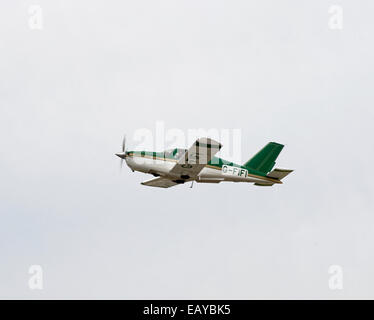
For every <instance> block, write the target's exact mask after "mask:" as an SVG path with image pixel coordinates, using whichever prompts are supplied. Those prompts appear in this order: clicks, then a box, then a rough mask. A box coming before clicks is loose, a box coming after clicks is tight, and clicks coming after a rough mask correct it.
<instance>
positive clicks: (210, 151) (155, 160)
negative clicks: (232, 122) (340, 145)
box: [116, 138, 293, 188]
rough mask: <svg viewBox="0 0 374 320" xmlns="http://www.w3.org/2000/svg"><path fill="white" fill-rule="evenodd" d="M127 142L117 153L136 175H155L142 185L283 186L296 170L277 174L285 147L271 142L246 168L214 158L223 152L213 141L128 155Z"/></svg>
mask: <svg viewBox="0 0 374 320" xmlns="http://www.w3.org/2000/svg"><path fill="white" fill-rule="evenodd" d="M125 145H126V139H125V138H124V140H123V142H122V152H120V153H116V156H118V157H120V158H121V168H122V166H123V160H125V162H126V164H127V165H128V167H129V168H130V169H131V170H132V171H133V172H134V171H139V172H143V173H148V174H152V175H153V176H155V178H153V179H151V180H147V181H144V182H142V183H141V184H142V185H145V186H150V187H159V188H170V187H173V186H177V185H179V184H184V183H186V182H189V181H192V183H191V187H192V185H193V182H194V181H196V182H198V183H220V182H224V181H231V182H250V183H254V185H255V186H272V185H274V184H282V183H283V182H282V179H283V178H284V177H286V176H287V175H288V174H290V173H291V172H292V171H293V170H289V169H279V168H276V169H274V170H272V169H273V167H274V165H275V160H276V159H277V157H278V155H279V154H280V152H281V151H282V149H283V147H284V145H282V144H279V143H276V142H269V143H268V144H267V145H266V146H265V147H263V148H262V149H261V150H260V151H259V152H258V153H256V154H255V155H254V156H253V157H252V158H251V159H249V160H248V161H247V162H245V163H244V164H243V165H239V164H235V163H233V162H230V161H227V160H223V159H221V158H218V157H215V154H216V153H217V152H218V151H219V150H220V149H221V148H222V145H221V143H219V142H218V141H215V140H213V139H211V138H199V139H197V140H196V141H195V142H194V143H193V145H192V146H191V147H190V148H189V149H181V148H174V149H168V150H165V151H163V152H152V151H127V150H126V146H125Z"/></svg>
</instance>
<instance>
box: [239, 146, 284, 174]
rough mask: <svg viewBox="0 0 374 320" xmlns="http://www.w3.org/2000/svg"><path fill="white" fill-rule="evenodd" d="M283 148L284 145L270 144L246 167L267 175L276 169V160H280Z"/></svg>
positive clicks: (248, 162)
mask: <svg viewBox="0 0 374 320" xmlns="http://www.w3.org/2000/svg"><path fill="white" fill-rule="evenodd" d="M283 147H284V145H283V144H279V143H276V142H269V143H268V144H267V145H266V146H265V147H263V148H262V149H261V150H260V151H259V152H257V153H256V154H255V155H254V156H253V157H252V158H251V159H249V160H248V161H247V162H246V163H245V164H244V166H245V167H248V168H251V169H254V170H257V171H260V172H262V173H265V174H267V173H268V172H269V171H270V170H271V169H272V168H273V167H274V165H275V160H276V159H277V158H278V156H279V154H280V152H281V151H282V149H283Z"/></svg>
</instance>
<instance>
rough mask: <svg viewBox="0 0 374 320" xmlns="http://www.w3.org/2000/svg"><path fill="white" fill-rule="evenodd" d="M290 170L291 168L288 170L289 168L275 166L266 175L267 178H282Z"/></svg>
mask: <svg viewBox="0 0 374 320" xmlns="http://www.w3.org/2000/svg"><path fill="white" fill-rule="evenodd" d="M292 171H293V170H289V169H278V168H275V169H274V170H273V171H272V172H270V173H269V174H268V175H267V176H268V177H269V178H273V179H278V180H282V179H283V178H284V177H285V176H288V175H289V174H290V173H291V172H292Z"/></svg>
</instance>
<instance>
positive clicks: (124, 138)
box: [122, 135, 126, 152]
mask: <svg viewBox="0 0 374 320" xmlns="http://www.w3.org/2000/svg"><path fill="white" fill-rule="evenodd" d="M125 151H126V135H124V136H123V140H122V152H125Z"/></svg>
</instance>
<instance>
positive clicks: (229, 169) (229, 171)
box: [222, 165, 248, 178]
mask: <svg viewBox="0 0 374 320" xmlns="http://www.w3.org/2000/svg"><path fill="white" fill-rule="evenodd" d="M222 174H224V175H229V176H238V177H244V178H246V177H247V176H248V170H247V169H243V168H238V167H233V166H228V165H223V166H222Z"/></svg>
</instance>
